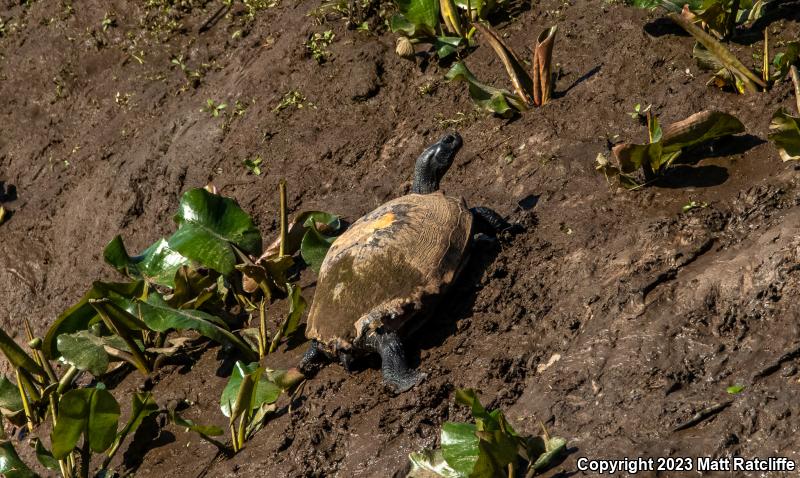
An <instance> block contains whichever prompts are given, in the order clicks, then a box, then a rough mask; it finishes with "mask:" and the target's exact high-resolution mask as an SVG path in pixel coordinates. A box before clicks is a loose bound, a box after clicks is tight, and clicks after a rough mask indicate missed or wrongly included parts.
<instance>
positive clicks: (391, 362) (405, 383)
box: [367, 332, 427, 393]
mask: <svg viewBox="0 0 800 478" xmlns="http://www.w3.org/2000/svg"><path fill="white" fill-rule="evenodd" d="M367 346H368V347H369V348H370V349H372V350H374V351H375V352H377V353H378V354H380V356H381V371H382V372H383V380H384V382H386V383H388V384H390V385H392V386H393V387H394V388H395V390H396V391H397V392H398V393H402V392H405V391H407V390H409V389H410V388H412V387H413V386H414V385H416V384H418V383H420V382H421V381H422V380H423V379H424V378H425V377H426V376H427V374H425V373H422V372H417V371H415V370H411V369H409V368H408V364H407V363H406V356H405V353H403V344H402V342H400V338H399V337H398V336H397V334H396V333H395V332H375V333H373V334H370V335H369V337H368V338H367Z"/></svg>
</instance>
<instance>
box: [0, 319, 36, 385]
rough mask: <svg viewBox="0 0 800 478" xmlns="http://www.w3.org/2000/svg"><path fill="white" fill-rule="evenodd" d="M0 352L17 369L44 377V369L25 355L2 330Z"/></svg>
mask: <svg viewBox="0 0 800 478" xmlns="http://www.w3.org/2000/svg"><path fill="white" fill-rule="evenodd" d="M0 352H3V355H5V356H6V358H7V359H8V361H9V362H11V365H13V366H14V367H15V368H21V369H24V370H27V371H28V372H30V373H32V374H34V375H39V376H42V377H43V376H44V370H43V369H42V367H40V366H39V364H37V363H36V361H35V360H33V358H31V356H30V355H28V354H27V353H25V351H24V350H22V347H20V346H19V345H18V344H17V342H15V341H14V339H12V338H11V337H9V335H8V334H6V332H5V330H3V329H2V328H0Z"/></svg>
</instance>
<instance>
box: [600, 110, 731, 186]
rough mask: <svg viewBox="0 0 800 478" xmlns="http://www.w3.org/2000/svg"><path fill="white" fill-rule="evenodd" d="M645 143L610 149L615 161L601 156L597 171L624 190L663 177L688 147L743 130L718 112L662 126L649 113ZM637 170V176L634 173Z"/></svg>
mask: <svg viewBox="0 0 800 478" xmlns="http://www.w3.org/2000/svg"><path fill="white" fill-rule="evenodd" d="M647 118H648V136H649V141H648V143H646V144H636V143H621V144H618V145H616V146H614V148H613V150H612V151H613V153H614V157H615V158H616V160H617V164H611V163H610V161H609V160H608V159H606V158H605V156H603V155H599V156H598V159H597V168H596V169H597V170H598V171H601V172H602V173H603V174H605V176H606V178H607V179H609V180H610V179H612V178H613V179H616V180H618V182H619V184H620V185H621V186H623V187H625V188H627V189H636V188H639V187H641V186H644V185H645V184H649V183H651V182H653V181H655V180H656V179H658V178H659V177H662V176H663V175H664V173H665V172H666V171H667V169H668V168H669V167H670V166H671V165H672V164H673V163H674V162H675V160H676V159H678V157H679V156H680V155H681V154H682V153H683V152H684V151H685V150H687V149H689V148H692V147H695V146H697V145H700V144H702V143H705V142H708V141H711V140H714V139H716V138H720V137H723V136H728V135H731V134H737V133H741V132H744V125H742V123H741V121H739V120H738V119H736V118H735V117H734V116H732V115H730V114H727V113H722V112H719V111H702V112H700V113H696V114H694V115H692V116H690V117H688V118H686V119H685V120H682V121H678V122H676V123H672V124H670V125H668V126H667V127H665V128H663V129H662V127H661V125H660V123H659V121H658V118H657V117H656V116H654V115H652V114H651V113H650V112H648V116H647ZM637 172H640V174H639V175H637V174H636V173H637Z"/></svg>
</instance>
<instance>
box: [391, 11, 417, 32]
mask: <svg viewBox="0 0 800 478" xmlns="http://www.w3.org/2000/svg"><path fill="white" fill-rule="evenodd" d="M389 29H391V30H392V33H403V34H405V35H406V36H409V37H413V36H414V35H415V33H416V31H417V27H416V26H415V25H414V24H413V23H411V22H410V21H409V20H408V18H406V17H405V15H403V14H402V13H395V14H394V15H392V18H391V19H390V20H389Z"/></svg>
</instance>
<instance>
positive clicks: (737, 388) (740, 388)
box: [725, 384, 744, 395]
mask: <svg viewBox="0 0 800 478" xmlns="http://www.w3.org/2000/svg"><path fill="white" fill-rule="evenodd" d="M743 390H744V385H739V384H736V385H731V386H730V387H728V388H726V389H725V391H726V392H728V393H729V394H731V395H736V394H737V393H741V392H742V391H743Z"/></svg>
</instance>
